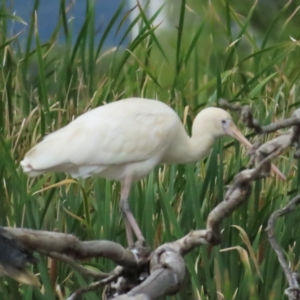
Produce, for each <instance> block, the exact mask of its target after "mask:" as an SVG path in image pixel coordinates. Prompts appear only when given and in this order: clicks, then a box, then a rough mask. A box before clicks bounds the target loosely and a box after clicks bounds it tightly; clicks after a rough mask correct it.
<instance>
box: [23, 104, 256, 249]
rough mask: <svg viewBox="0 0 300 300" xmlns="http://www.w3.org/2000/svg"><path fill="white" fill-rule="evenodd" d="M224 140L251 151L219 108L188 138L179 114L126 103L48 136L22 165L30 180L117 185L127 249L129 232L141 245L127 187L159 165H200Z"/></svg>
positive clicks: (202, 117)
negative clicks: (44, 177) (96, 180)
mask: <svg viewBox="0 0 300 300" xmlns="http://www.w3.org/2000/svg"><path fill="white" fill-rule="evenodd" d="M224 135H230V136H232V137H235V138H236V139H238V140H239V141H240V142H241V143H244V144H245V145H246V146H248V147H251V144H250V143H249V141H248V140H247V139H246V138H245V137H244V136H243V135H242V133H241V132H240V131H239V130H238V128H237V127H236V125H235V124H234V122H233V121H232V117H231V116H230V114H229V113H228V112H226V111H225V110H223V109H220V108H216V107H209V108H206V109H203V110H202V111H201V112H200V113H199V114H198V115H197V116H196V118H195V120H194V123H193V127H192V136H191V137H189V136H188V135H187V133H186V131H185V129H184V127H183V125H182V123H181V121H180V119H179V117H178V115H177V114H176V113H175V111H174V110H173V109H172V108H170V107H169V106H168V105H166V104H165V103H163V102H160V101H157V100H150V99H142V98H128V99H124V100H119V101H117V102H113V103H110V104H108V105H103V106H100V107H97V108H95V109H92V110H90V111H88V112H86V113H84V114H82V115H81V116H79V117H78V118H77V119H75V120H74V121H72V122H71V123H70V124H68V125H67V126H65V127H63V128H61V129H59V130H57V131H56V132H54V133H51V134H49V135H48V136H46V137H45V138H44V139H43V140H42V141H41V142H40V143H38V144H37V145H36V146H34V147H33V148H32V149H31V150H30V151H29V152H28V153H27V154H26V156H25V158H24V160H23V161H21V166H22V168H23V170H24V172H25V173H28V174H29V176H37V175H39V174H42V173H44V172H47V171H54V172H65V173H69V174H71V176H73V177H83V178H84V177H89V176H92V175H97V176H100V177H104V178H107V179H112V180H117V181H120V182H121V200H120V207H121V210H122V212H123V215H124V220H125V228H126V235H127V240H128V243H129V245H132V244H133V236H132V230H133V231H134V233H135V235H136V237H137V239H138V240H140V241H144V237H143V234H142V232H141V230H140V228H139V226H138V225H137V222H136V220H135V218H134V216H133V214H132V212H131V210H130V208H129V204H128V197H129V193H130V189H131V186H132V183H133V182H136V181H138V180H140V179H141V178H143V177H145V176H146V175H147V174H149V173H150V171H151V170H152V169H153V168H154V167H155V166H156V165H158V164H171V163H179V164H187V163H191V162H196V161H199V160H200V159H202V158H204V157H205V156H206V155H207V154H208V153H209V150H210V149H211V147H212V145H213V143H214V140H215V139H216V138H218V137H221V136H224Z"/></svg>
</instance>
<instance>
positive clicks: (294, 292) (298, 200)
mask: <svg viewBox="0 0 300 300" xmlns="http://www.w3.org/2000/svg"><path fill="white" fill-rule="evenodd" d="M299 204H300V195H298V196H296V197H295V198H293V199H292V200H291V201H290V202H289V203H288V204H287V205H286V206H284V207H283V208H281V209H278V210H276V211H274V212H273V214H272V215H271V217H270V218H269V222H268V227H267V229H266V231H267V233H268V238H269V242H270V244H271V246H272V248H273V249H274V251H275V252H276V255H277V257H278V261H279V263H280V265H281V268H282V270H283V272H284V274H285V277H286V279H287V281H288V284H289V287H288V288H287V289H286V290H285V294H286V295H287V296H288V298H289V299H290V300H299V299H300V287H299V283H298V281H297V273H294V272H292V270H291V269H290V267H289V264H288V262H287V260H286V258H285V256H284V253H283V250H282V248H281V246H280V245H279V244H278V242H277V240H276V236H275V226H276V221H277V219H278V218H279V217H282V216H284V215H286V214H289V213H291V212H293V211H295V209H296V208H297V206H298V205H299Z"/></svg>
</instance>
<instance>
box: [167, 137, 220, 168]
mask: <svg viewBox="0 0 300 300" xmlns="http://www.w3.org/2000/svg"><path fill="white" fill-rule="evenodd" d="M179 140H180V143H179V142H178V141H177V143H176V144H175V145H171V147H170V148H169V151H168V152H167V153H168V154H167V156H165V157H164V158H163V160H162V161H163V162H164V163H178V164H187V163H192V162H197V161H199V160H201V159H202V158H204V157H205V156H207V155H208V154H209V150H210V149H211V147H212V145H213V143H214V140H215V139H214V137H213V136H212V135H210V134H207V133H203V134H201V135H198V134H196V135H193V136H192V137H189V136H188V135H187V134H186V132H184V133H182V135H181V138H180V139H179Z"/></svg>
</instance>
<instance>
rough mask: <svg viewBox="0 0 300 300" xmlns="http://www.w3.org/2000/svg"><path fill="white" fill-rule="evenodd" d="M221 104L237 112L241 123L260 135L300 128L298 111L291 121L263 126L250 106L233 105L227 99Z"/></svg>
mask: <svg viewBox="0 0 300 300" xmlns="http://www.w3.org/2000/svg"><path fill="white" fill-rule="evenodd" d="M219 104H220V106H222V107H224V108H227V109H230V110H233V111H237V112H238V113H239V114H240V118H241V121H243V122H244V123H245V124H246V126H247V127H248V128H250V129H254V130H255V132H256V133H258V134H262V133H265V134H266V133H270V132H275V131H277V130H279V129H282V128H287V127H291V126H294V125H296V126H297V127H298V126H300V115H299V113H298V112H296V111H295V113H294V114H293V116H292V117H291V118H289V119H283V120H279V121H277V122H275V123H271V124H269V125H266V126H261V125H260V124H259V122H258V121H257V120H256V119H254V118H253V114H252V110H251V108H250V106H248V105H243V106H242V105H240V104H231V103H230V102H228V101H227V100H225V99H220V101H219Z"/></svg>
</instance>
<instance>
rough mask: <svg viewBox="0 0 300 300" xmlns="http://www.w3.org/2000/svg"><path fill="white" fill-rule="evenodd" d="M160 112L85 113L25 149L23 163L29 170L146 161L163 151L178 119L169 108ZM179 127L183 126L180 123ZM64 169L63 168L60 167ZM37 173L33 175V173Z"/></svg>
mask: <svg viewBox="0 0 300 300" xmlns="http://www.w3.org/2000/svg"><path fill="white" fill-rule="evenodd" d="M169 110H170V111H168V110H167V111H165V112H162V113H157V112H155V114H153V113H147V112H145V111H144V112H142V113H138V114H137V113H129V114H128V113H126V114H125V113H124V114H119V115H118V116H117V117H116V115H109V114H107V115H101V116H99V114H98V115H97V111H94V112H93V113H92V111H91V113H85V114H83V115H81V116H80V117H79V118H77V119H76V120H75V121H73V122H71V123H70V124H69V125H67V126H66V127H64V128H62V129H60V130H58V131H56V132H54V133H52V134H50V135H48V136H47V137H46V138H45V139H44V140H43V141H42V142H40V143H39V144H37V145H36V146H35V147H34V148H33V149H32V150H31V151H29V152H28V154H27V155H26V157H25V158H24V160H23V161H22V163H21V164H22V166H23V169H24V171H25V172H26V166H28V167H29V169H30V170H31V171H33V170H37V171H38V170H42V171H47V169H54V167H55V170H58V171H59V168H58V167H59V166H60V165H61V166H63V165H67V164H74V165H77V166H80V165H83V166H95V165H96V166H108V165H114V164H126V163H130V162H137V161H143V160H147V159H149V158H151V157H158V158H159V156H160V155H162V154H163V152H164V151H165V149H166V148H167V147H168V145H169V144H170V142H171V141H172V139H173V136H174V135H175V133H176V130H177V129H176V128H177V126H178V125H181V122H180V120H179V118H178V116H177V115H176V113H175V112H174V111H173V110H171V109H169ZM181 126H182V125H181ZM62 171H63V170H62ZM33 175H36V174H33Z"/></svg>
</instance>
